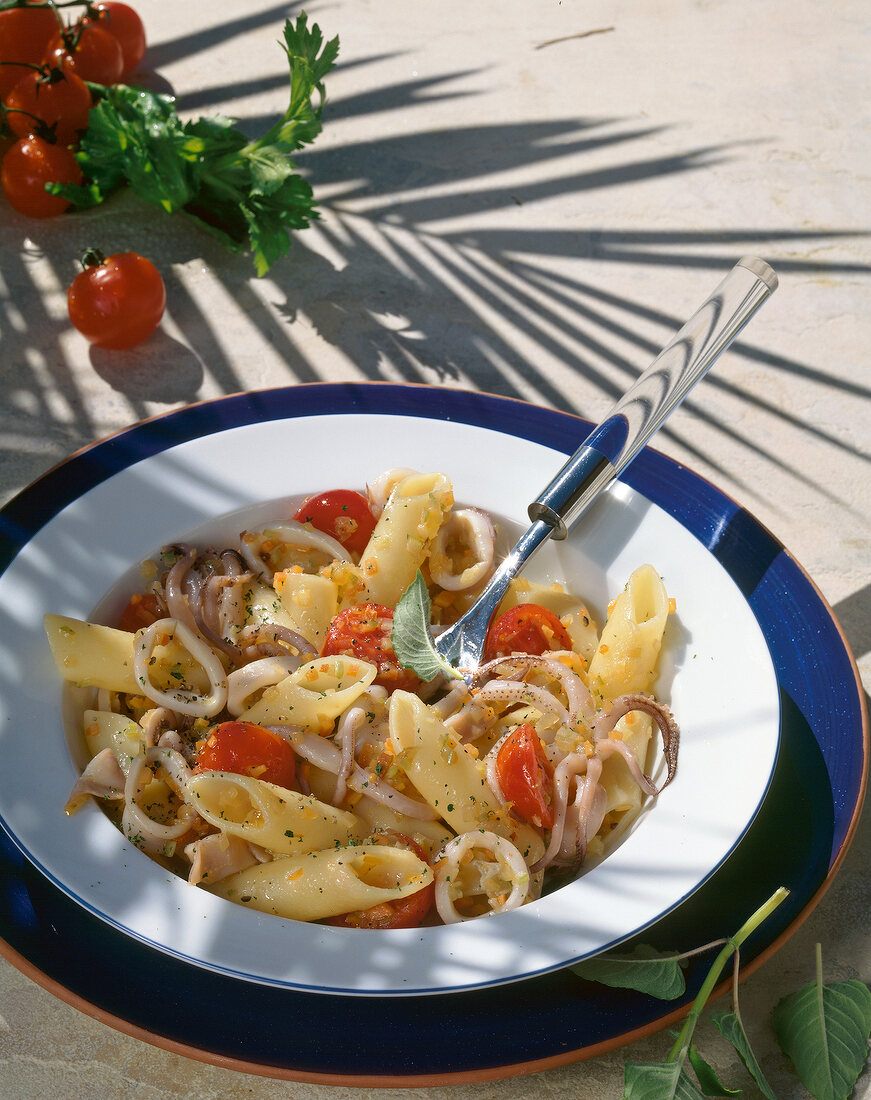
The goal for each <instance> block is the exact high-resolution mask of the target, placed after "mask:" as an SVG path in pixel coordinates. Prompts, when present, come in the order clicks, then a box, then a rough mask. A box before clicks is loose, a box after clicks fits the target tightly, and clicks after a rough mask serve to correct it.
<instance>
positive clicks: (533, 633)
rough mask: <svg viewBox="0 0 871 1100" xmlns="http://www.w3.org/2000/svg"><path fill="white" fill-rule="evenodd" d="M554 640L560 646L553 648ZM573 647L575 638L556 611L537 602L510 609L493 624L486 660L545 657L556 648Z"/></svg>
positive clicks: (488, 632) (489, 635) (488, 633)
mask: <svg viewBox="0 0 871 1100" xmlns="http://www.w3.org/2000/svg"><path fill="white" fill-rule="evenodd" d="M542 627H544V628H545V629H544V630H543V629H542ZM548 632H549V634H550V637H549V636H548ZM551 640H552V641H553V642H554V643H556V644H555V645H552V644H551ZM571 648H572V639H571V638H570V636H569V633H568V631H567V630H566V628H565V627H564V626H563V624H562V623H561V622H560V621H559V619H558V618H557V616H556V615H555V614H554V613H553V612H552V611H549V610H548V609H547V608H546V607H542V606H541V605H540V604H537V603H521V604H518V605H517V606H516V607H512V608H509V609H508V611H506V612H504V613H503V614H502V615H500V616H499V618H498V619H495V620H494V621H493V622H492V623H491V624H490V629H489V630H488V631H487V638H486V641H485V643H484V658H485V660H488V661H492V660H494V659H495V658H496V657H505V656H508V654H510V653H530V654H541V653H547V652H548V651H549V650H553V649H571Z"/></svg>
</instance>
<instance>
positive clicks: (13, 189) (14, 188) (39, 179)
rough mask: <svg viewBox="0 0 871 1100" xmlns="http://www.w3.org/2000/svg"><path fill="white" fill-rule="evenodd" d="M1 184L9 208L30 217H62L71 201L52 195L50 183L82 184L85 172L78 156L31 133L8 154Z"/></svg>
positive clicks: (1, 170)
mask: <svg viewBox="0 0 871 1100" xmlns="http://www.w3.org/2000/svg"><path fill="white" fill-rule="evenodd" d="M0 181H2V186H3V192H4V194H5V195H6V198H7V200H8V201H9V205H10V206H13V207H14V208H15V209H16V210H17V211H18V212H19V214H24V215H26V216H27V217H28V218H52V217H55V216H56V215H57V214H62V213H63V212H64V211H65V210H66V209H67V208H68V207H69V205H70V204H69V202H68V201H67V200H66V199H62V198H61V197H60V196H59V195H50V194H49V193H48V191H46V189H45V185H46V184H47V183H76V184H80V183H81V182H82V170H81V168H79V162H78V161H77V160H76V157H75V153H73V152H72V151H71V150H70V149H66V148H64V146H62V145H52V144H51V143H50V142H48V141H45V140H44V139H43V138H40V137H36V136H34V135H33V134H29V135H28V136H27V137H23V138H21V139H20V140H19V141H16V142H15V144H14V145H13V146H12V147H11V148H10V149H9V150H8V151H7V152H6V155H5V156H4V157H3V165H2V167H0Z"/></svg>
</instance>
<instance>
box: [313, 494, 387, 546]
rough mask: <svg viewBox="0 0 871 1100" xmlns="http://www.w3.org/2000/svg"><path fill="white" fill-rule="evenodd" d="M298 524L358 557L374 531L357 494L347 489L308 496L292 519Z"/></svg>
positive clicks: (371, 516)
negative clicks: (332, 539) (336, 543)
mask: <svg viewBox="0 0 871 1100" xmlns="http://www.w3.org/2000/svg"><path fill="white" fill-rule="evenodd" d="M293 518H294V519H295V520H297V521H298V522H299V523H310V524H311V525H312V527H316V528H317V529H318V530H319V531H323V532H324V534H325V535H332V537H333V538H334V539H338V541H339V542H340V543H341V544H342V546H344V547H345V549H346V550H351V551H353V552H354V553H356V554H362V553H363V551H364V550H365V549H366V546H367V545H368V543H369V539H370V538H371V537H372V532H373V531H374V530H375V517H374V516H373V515H372V513H371V512H370V511H369V503H368V501H367V500H366V498H365V497H364V496H363V495H362V494H361V493H355V492H354V491H353V490H351V489H332V490H331V491H330V492H328V493H320V494H318V495H317V496H313V497H309V498H308V500H307V501H306V502H305V503H304V504H303V505H302V507H301V508H300V509H299V511H298V512H297V513H296V515H295V516H294V517H293Z"/></svg>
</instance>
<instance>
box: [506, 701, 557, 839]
mask: <svg viewBox="0 0 871 1100" xmlns="http://www.w3.org/2000/svg"><path fill="white" fill-rule="evenodd" d="M496 778H497V779H498V780H499V786H500V787H501V788H502V794H503V795H504V796H505V798H506V799H507V800H508V801H509V802H511V803H512V804H513V809H514V812H515V813H516V814H518V816H520V817H522V818H523V820H524V821H527V822H529V823H530V824H532V825H537V826H538V827H539V828H541V827H544V828H545V829H552V828H553V809H552V801H553V768H552V767H551V764H550V761H549V760H548V758H547V757H546V756H545V754H544V749H543V748H542V747H541V741H540V740H539V738H538V734H537V733H536V732H535V729H534V727H533V726H532V725H530V723H529V722H524V723H523V724H522V725H520V726H518V727H517V728H516V729H514V730H512V731H511V733H510V734H509V735H508V737H507V738H506V739H505V741H504V742H503V744H502V747H501V748H500V749H499V752H498V753H497V754H496Z"/></svg>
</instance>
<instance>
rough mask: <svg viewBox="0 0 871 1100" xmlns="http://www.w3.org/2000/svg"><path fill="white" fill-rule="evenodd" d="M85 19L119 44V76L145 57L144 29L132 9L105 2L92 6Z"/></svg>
mask: <svg viewBox="0 0 871 1100" xmlns="http://www.w3.org/2000/svg"><path fill="white" fill-rule="evenodd" d="M87 18H88V20H93V21H96V22H97V23H98V24H99V25H100V26H101V27H104V28H105V29H106V30H107V31H109V33H110V34H112V35H114V36H115V38H117V39H118V41H119V42H120V44H121V52H122V53H123V55H124V71H123V72H122V73H121V76H122V77H125V76H126V75H127V74H128V73H130V72H132V71H133V70H134V69H135V68H136V66H137V65H138V64H139V62H140V61H141V60H142V58H143V57H144V56H145V27H144V26H143V23H142V20H141V19H140V18H139V16H138V15H137V13H136V12H135V11H134V10H133V8H131V7H130V6H129V5H128V4H121V3H115V0H105V3H100V4H94V5H93V6H92V7H91V8H90V14H89V15H88V17H87Z"/></svg>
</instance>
